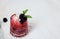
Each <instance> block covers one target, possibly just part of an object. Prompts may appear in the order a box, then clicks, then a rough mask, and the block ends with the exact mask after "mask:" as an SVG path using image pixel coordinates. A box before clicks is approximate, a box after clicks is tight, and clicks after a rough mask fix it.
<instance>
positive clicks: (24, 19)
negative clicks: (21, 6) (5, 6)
mask: <svg viewBox="0 0 60 39" xmlns="http://www.w3.org/2000/svg"><path fill="white" fill-rule="evenodd" d="M19 19H21V20H20V23H21V24H23V23H24V22H25V21H26V20H27V17H26V16H25V15H24V14H20V16H19Z"/></svg>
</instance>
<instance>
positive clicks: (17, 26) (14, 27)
mask: <svg viewBox="0 0 60 39" xmlns="http://www.w3.org/2000/svg"><path fill="white" fill-rule="evenodd" d="M20 20H21V19H19V17H17V16H16V14H13V15H12V16H11V17H10V33H11V34H12V35H13V36H15V37H22V36H25V35H26V34H27V33H28V26H27V20H26V21H24V22H23V24H22V23H21V22H20Z"/></svg>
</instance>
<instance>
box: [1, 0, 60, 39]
mask: <svg viewBox="0 0 60 39" xmlns="http://www.w3.org/2000/svg"><path fill="white" fill-rule="evenodd" d="M24 9H29V11H28V13H27V14H29V15H32V17H33V18H32V19H28V22H29V26H30V31H29V34H28V35H26V36H25V37H22V38H21V37H20V38H16V37H14V36H12V35H11V34H10V31H9V30H10V16H11V14H13V13H17V14H20V13H21V12H22V10H24ZM4 17H6V18H7V19H8V22H6V23H4V22H3V20H2V19H3V18H4ZM0 19H1V20H0V21H1V22H2V23H1V27H2V30H3V33H4V38H5V39H60V0H0ZM0 34H1V33H0ZM1 36H2V35H1ZM2 37H3V36H2Z"/></svg>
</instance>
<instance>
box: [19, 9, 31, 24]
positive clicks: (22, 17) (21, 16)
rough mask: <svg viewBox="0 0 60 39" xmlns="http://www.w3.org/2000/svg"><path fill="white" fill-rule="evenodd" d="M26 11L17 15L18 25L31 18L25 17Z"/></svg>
mask: <svg viewBox="0 0 60 39" xmlns="http://www.w3.org/2000/svg"><path fill="white" fill-rule="evenodd" d="M27 11H28V9H26V10H24V11H23V13H22V14H20V15H19V19H20V23H21V24H23V23H24V22H25V21H26V20H27V18H32V17H31V16H30V15H25V14H26V13H27Z"/></svg>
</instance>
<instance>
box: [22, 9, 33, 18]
mask: <svg viewBox="0 0 60 39" xmlns="http://www.w3.org/2000/svg"><path fill="white" fill-rule="evenodd" d="M27 11H28V9H26V10H23V14H24V15H25V14H26V13H27ZM25 16H26V17H27V18H32V16H30V15H25Z"/></svg>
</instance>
